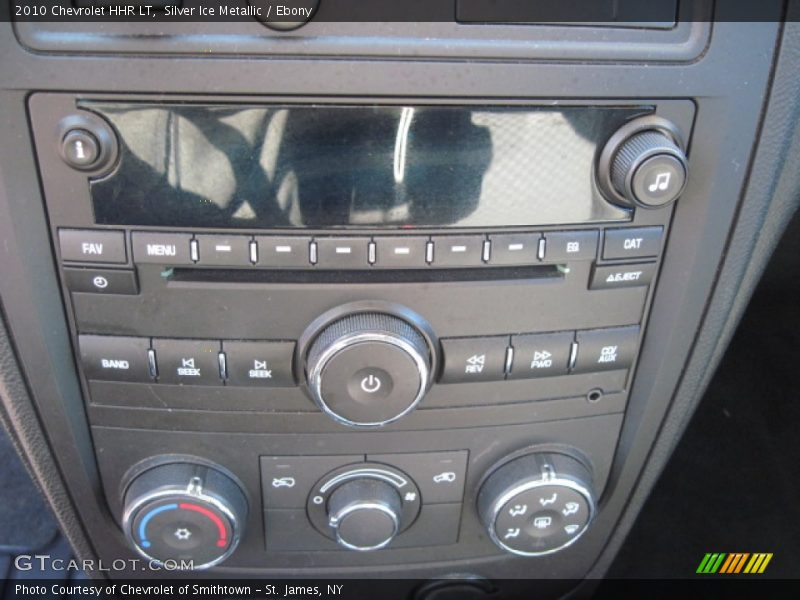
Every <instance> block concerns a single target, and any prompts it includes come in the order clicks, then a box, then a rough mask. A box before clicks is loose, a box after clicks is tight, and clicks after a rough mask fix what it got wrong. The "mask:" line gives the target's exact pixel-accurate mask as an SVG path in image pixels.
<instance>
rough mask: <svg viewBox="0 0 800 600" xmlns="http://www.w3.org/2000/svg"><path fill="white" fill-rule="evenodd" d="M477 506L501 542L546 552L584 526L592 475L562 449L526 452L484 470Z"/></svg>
mask: <svg viewBox="0 0 800 600" xmlns="http://www.w3.org/2000/svg"><path fill="white" fill-rule="evenodd" d="M478 511H479V512H480V515H481V519H482V520H483V523H484V525H485V526H486V528H487V530H488V531H489V536H490V537H491V538H492V540H493V541H494V543H495V544H497V545H498V546H500V548H502V549H504V550H507V551H508V552H511V553H513V554H518V555H521V556H541V555H544V554H551V553H553V552H557V551H559V550H561V549H562V548H566V547H567V546H569V545H570V544H572V543H574V542H575V540H577V539H578V538H579V537H580V536H581V535H582V534H583V532H584V531H586V528H587V527H588V526H589V523H590V522H591V520H592V518H593V516H594V512H595V504H594V496H593V492H592V476H591V473H590V471H589V469H588V468H587V467H586V466H585V465H584V464H583V463H582V462H581V461H579V460H577V459H575V458H573V457H571V456H567V455H566V454H560V453H536V454H528V455H525V456H522V457H519V458H516V459H514V460H511V461H510V462H507V463H506V464H504V465H503V466H501V467H500V468H499V469H497V471H495V472H494V473H492V474H491V475H490V476H489V478H488V479H487V480H486V482H485V483H484V484H483V486H482V487H481V490H480V493H479V495H478Z"/></svg>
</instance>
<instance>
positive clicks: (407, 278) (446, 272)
mask: <svg viewBox="0 0 800 600" xmlns="http://www.w3.org/2000/svg"><path fill="white" fill-rule="evenodd" d="M567 272H568V269H567V268H566V267H565V266H564V265H532V266H525V267H500V268H492V269H483V268H477V269H435V270H434V269H430V270H427V269H409V270H400V269H397V270H368V269H364V270H354V271H322V270H319V271H317V270H252V271H251V270H243V269H199V268H174V269H172V271H171V272H170V273H169V274H168V276H167V281H168V282H169V283H170V284H172V283H176V284H180V283H226V284H237V283H241V284H253V283H292V284H297V283H300V284H303V283H308V284H314V285H320V284H323V285H324V284H341V283H359V284H362V283H376V284H378V283H380V284H386V283H431V282H437V283H438V282H460V281H500V280H531V279H539V280H542V279H549V280H553V281H554V282H555V281H559V280H562V279H563V278H564V275H565V273H567Z"/></svg>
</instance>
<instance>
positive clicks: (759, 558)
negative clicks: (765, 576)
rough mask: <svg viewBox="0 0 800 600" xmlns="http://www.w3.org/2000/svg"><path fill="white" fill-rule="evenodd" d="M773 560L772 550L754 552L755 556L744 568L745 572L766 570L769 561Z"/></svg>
mask: <svg viewBox="0 0 800 600" xmlns="http://www.w3.org/2000/svg"><path fill="white" fill-rule="evenodd" d="M771 560H772V552H770V553H765V552H761V553H758V554H753V558H751V559H750V562H749V563H747V566H746V567H745V568H744V572H745V573H763V572H764V570H765V569H766V568H767V565H768V564H769V561H771Z"/></svg>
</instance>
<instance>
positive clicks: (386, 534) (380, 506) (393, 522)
mask: <svg viewBox="0 0 800 600" xmlns="http://www.w3.org/2000/svg"><path fill="white" fill-rule="evenodd" d="M401 512H402V502H401V500H400V495H399V494H398V493H397V490H396V489H395V488H394V487H393V486H392V485H391V484H389V483H386V482H385V481H381V480H378V479H366V478H365V479H356V480H354V481H349V482H347V483H345V484H343V485H342V486H341V487H339V488H337V489H336V491H334V492H333V494H331V497H330V499H329V500H328V525H329V526H330V528H331V529H332V530H333V531H334V532H335V534H336V541H337V542H339V544H340V545H342V546H344V547H345V548H349V549H350V550H360V551H369V550H378V549H380V548H383V547H384V546H386V545H387V544H388V543H389V542H391V541H392V540H393V539H394V537H395V536H396V535H397V534H398V532H399V530H400V516H401Z"/></svg>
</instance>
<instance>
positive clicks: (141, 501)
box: [122, 463, 247, 569]
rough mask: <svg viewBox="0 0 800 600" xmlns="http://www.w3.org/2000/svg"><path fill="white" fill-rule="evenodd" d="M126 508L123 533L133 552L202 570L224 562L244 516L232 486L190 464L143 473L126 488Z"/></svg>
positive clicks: (235, 487) (205, 468)
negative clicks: (134, 550)
mask: <svg viewBox="0 0 800 600" xmlns="http://www.w3.org/2000/svg"><path fill="white" fill-rule="evenodd" d="M124 503H125V508H124V513H123V519H122V528H123V530H124V531H125V535H126V536H127V538H128V540H129V541H130V542H131V544H132V545H133V547H134V548H135V549H136V551H137V552H138V553H139V554H141V555H142V556H144V557H145V558H147V559H148V560H153V561H156V562H157V563H160V564H164V563H169V562H170V561H174V564H176V565H178V566H180V567H181V568H192V569H205V568H208V567H212V566H214V565H217V564H219V563H221V562H222V561H223V560H225V559H226V558H228V556H230V555H231V554H232V553H233V551H234V550H235V549H236V546H237V545H238V543H239V537H240V533H241V531H240V528H241V526H242V524H243V523H244V520H245V518H246V515H247V500H246V499H245V496H244V494H243V493H242V490H241V488H240V487H239V485H238V484H237V483H236V482H234V481H233V480H232V479H231V478H230V477H228V476H227V475H225V474H223V473H222V472H220V471H218V470H217V469H214V468H211V467H208V466H205V465H199V464H192V463H171V464H166V465H160V466H157V467H154V468H152V469H149V470H147V471H145V472H144V473H142V474H141V475H139V476H138V477H136V478H135V479H134V480H133V481H132V482H131V484H130V485H129V486H128V488H127V491H126V492H125V499H124ZM186 565H191V566H189V567H187V566H186Z"/></svg>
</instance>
